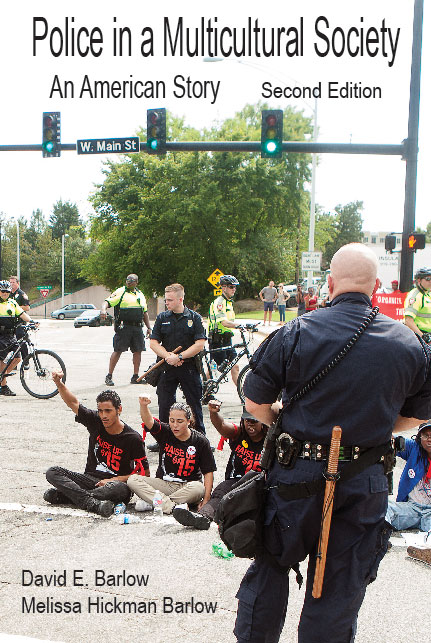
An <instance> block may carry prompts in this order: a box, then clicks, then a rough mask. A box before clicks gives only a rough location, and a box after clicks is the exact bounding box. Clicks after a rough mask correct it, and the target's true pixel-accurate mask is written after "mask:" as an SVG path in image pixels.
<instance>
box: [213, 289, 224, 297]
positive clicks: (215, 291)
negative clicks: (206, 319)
mask: <svg viewBox="0 0 431 643" xmlns="http://www.w3.org/2000/svg"><path fill="white" fill-rule="evenodd" d="M222 292H223V291H222V289H221V288H214V297H220V295H221V294H222Z"/></svg>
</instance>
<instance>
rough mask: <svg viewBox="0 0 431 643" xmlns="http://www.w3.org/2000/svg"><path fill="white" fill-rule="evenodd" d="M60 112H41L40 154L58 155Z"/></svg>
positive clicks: (48, 156)
mask: <svg viewBox="0 0 431 643" xmlns="http://www.w3.org/2000/svg"><path fill="white" fill-rule="evenodd" d="M60 139H61V132H60V112H43V117H42V156H43V158H44V159H45V158H50V157H51V156H60V154H61V149H60Z"/></svg>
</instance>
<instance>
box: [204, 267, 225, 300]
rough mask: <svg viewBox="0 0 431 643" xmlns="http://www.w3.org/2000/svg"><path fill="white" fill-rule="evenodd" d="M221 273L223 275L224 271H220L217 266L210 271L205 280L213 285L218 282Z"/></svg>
mask: <svg viewBox="0 0 431 643" xmlns="http://www.w3.org/2000/svg"><path fill="white" fill-rule="evenodd" d="M223 275H224V272H222V271H221V270H219V269H218V268H216V269H215V270H214V272H212V273H211V274H210V276H209V277H208V279H207V281H209V282H210V284H212V285H213V286H215V285H216V284H218V282H219V279H220V277H223ZM220 294H221V293H220Z"/></svg>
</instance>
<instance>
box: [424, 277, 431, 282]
mask: <svg viewBox="0 0 431 643" xmlns="http://www.w3.org/2000/svg"><path fill="white" fill-rule="evenodd" d="M422 279H423V281H431V277H422Z"/></svg>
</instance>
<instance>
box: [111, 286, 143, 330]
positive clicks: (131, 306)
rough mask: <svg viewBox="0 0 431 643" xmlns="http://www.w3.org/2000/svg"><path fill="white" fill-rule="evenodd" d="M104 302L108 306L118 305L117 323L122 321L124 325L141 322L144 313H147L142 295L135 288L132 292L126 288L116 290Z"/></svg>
mask: <svg viewBox="0 0 431 643" xmlns="http://www.w3.org/2000/svg"><path fill="white" fill-rule="evenodd" d="M105 301H107V302H108V304H109V305H110V306H118V305H120V311H119V321H124V323H126V324H127V322H141V321H142V319H143V315H144V313H146V312H147V301H146V299H145V296H144V293H142V292H141V291H140V290H138V289H137V288H135V289H134V290H129V289H128V288H126V286H122V287H121V288H117V290H114V292H113V293H112V294H111V295H109V297H107V298H106V300H105ZM120 302H121V303H120Z"/></svg>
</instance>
